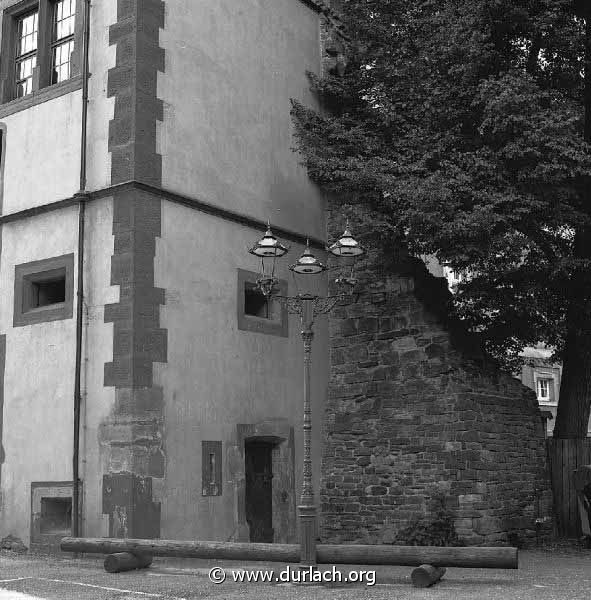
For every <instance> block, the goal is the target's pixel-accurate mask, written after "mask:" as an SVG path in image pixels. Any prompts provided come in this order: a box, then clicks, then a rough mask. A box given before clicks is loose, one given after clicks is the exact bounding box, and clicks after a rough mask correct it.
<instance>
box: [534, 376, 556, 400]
mask: <svg viewBox="0 0 591 600" xmlns="http://www.w3.org/2000/svg"><path fill="white" fill-rule="evenodd" d="M553 385H554V379H552V378H548V377H544V378H542V379H538V384H537V388H538V400H542V401H545V402H549V401H550V400H551V399H552V397H551V389H552V386H553Z"/></svg>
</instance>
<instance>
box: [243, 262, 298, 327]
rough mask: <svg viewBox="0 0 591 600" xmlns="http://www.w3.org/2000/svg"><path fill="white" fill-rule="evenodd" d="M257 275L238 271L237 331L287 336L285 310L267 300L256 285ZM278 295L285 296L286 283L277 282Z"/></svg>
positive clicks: (276, 302) (275, 301)
mask: <svg viewBox="0 0 591 600" xmlns="http://www.w3.org/2000/svg"><path fill="white" fill-rule="evenodd" d="M257 277H258V275H257V274H256V273H253V272H252V271H245V270H243V269H238V298H237V305H238V306H237V308H238V329H239V330H242V331H254V332H256V333H266V334H268V335H277V336H281V337H287V336H288V318H287V310H286V309H285V308H284V307H282V306H281V305H280V304H279V302H278V301H277V300H273V299H269V298H267V297H265V296H264V294H263V293H262V292H261V291H260V290H259V289H258V287H257V285H256V280H257ZM279 293H280V294H281V295H282V296H287V282H286V281H284V280H280V281H279Z"/></svg>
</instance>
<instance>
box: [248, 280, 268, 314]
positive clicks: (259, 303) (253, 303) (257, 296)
mask: <svg viewBox="0 0 591 600" xmlns="http://www.w3.org/2000/svg"><path fill="white" fill-rule="evenodd" d="M244 314H246V315H250V316H252V317H259V318H261V319H270V318H271V313H270V311H269V300H268V298H267V297H266V296H265V295H264V294H263V292H261V290H259V288H258V287H257V285H256V284H255V283H251V282H250V281H246V282H245V283H244Z"/></svg>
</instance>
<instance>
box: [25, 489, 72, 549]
mask: <svg viewBox="0 0 591 600" xmlns="http://www.w3.org/2000/svg"><path fill="white" fill-rule="evenodd" d="M80 486H82V483H80ZM43 498H71V499H72V507H73V505H74V502H73V500H74V498H73V484H72V482H71V481H32V482H31V546H33V547H35V546H37V547H59V544H60V542H61V540H62V537H63V534H61V533H58V534H52V533H41V521H40V516H41V508H42V499H43ZM80 498H82V488H80ZM81 508H82V507H81V505H80V507H79V515H81V514H82V510H81ZM72 516H73V515H72ZM70 535H71V532H70Z"/></svg>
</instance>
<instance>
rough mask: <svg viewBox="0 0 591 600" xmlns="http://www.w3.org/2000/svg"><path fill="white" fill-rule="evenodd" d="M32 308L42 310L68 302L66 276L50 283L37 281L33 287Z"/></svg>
mask: <svg viewBox="0 0 591 600" xmlns="http://www.w3.org/2000/svg"><path fill="white" fill-rule="evenodd" d="M31 292H32V293H31V305H30V308H41V307H42V306H51V305H52V304H61V303H63V302H65V301H66V276H65V274H64V275H63V277H60V278H59V279H51V280H48V281H36V282H33V284H32V286H31Z"/></svg>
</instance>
